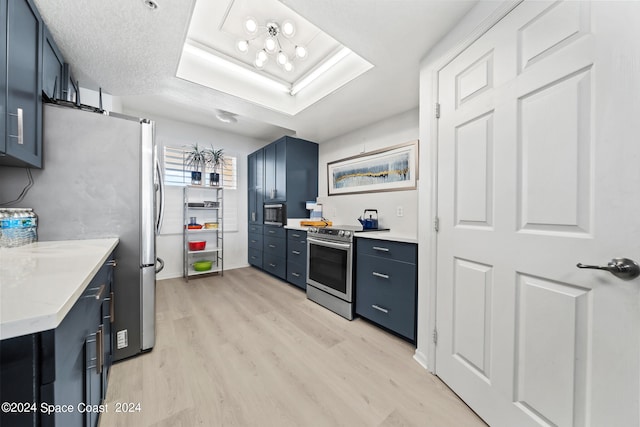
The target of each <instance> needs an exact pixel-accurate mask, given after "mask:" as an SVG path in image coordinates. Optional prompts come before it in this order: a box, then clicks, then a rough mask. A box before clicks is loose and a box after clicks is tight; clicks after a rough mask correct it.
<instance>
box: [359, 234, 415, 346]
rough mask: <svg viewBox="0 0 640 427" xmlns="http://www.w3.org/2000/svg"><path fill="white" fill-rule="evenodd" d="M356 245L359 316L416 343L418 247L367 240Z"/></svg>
mask: <svg viewBox="0 0 640 427" xmlns="http://www.w3.org/2000/svg"><path fill="white" fill-rule="evenodd" d="M356 246H357V249H356V313H357V314H358V315H360V316H362V317H364V318H366V319H368V320H371V321H373V322H375V323H377V324H379V325H380V326H383V327H384V328H386V329H388V330H390V331H393V332H394V333H396V334H398V335H401V336H403V337H404V338H406V339H408V340H409V341H412V342H415V340H416V301H417V289H418V267H417V264H416V263H415V260H416V259H417V246H416V245H415V244H413V243H401V242H386V241H380V240H373V239H365V238H359V239H357V245H356ZM374 247H375V248H386V249H389V251H384V250H382V251H380V250H377V249H372V248H374ZM372 251H375V252H372ZM379 252H381V253H382V254H383V256H373V255H370V254H371V253H376V254H377V253H379ZM390 253H391V254H390Z"/></svg>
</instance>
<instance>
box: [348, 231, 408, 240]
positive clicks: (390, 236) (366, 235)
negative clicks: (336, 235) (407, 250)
mask: <svg viewBox="0 0 640 427" xmlns="http://www.w3.org/2000/svg"><path fill="white" fill-rule="evenodd" d="M355 236H356V237H357V238H359V239H379V240H391V241H393V242H403V243H418V238H417V237H416V236H411V235H408V234H400V233H394V232H393V230H390V231H366V232H360V233H356V234H355Z"/></svg>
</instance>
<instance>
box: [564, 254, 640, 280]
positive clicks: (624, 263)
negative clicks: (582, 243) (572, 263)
mask: <svg viewBox="0 0 640 427" xmlns="http://www.w3.org/2000/svg"><path fill="white" fill-rule="evenodd" d="M576 267H578V268H587V269H592V270H605V271H608V272H609V273H611V274H613V275H614V276H616V277H617V278H619V279H622V280H631V279H635V278H636V277H638V276H640V266H638V263H637V262H635V261H634V260H632V259H629V258H614V259H612V260H611V261H609V263H608V264H607V265H606V266H598V265H585V264H583V263H581V262H579V263H577V264H576Z"/></svg>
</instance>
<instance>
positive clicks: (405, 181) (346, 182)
mask: <svg viewBox="0 0 640 427" xmlns="http://www.w3.org/2000/svg"><path fill="white" fill-rule="evenodd" d="M417 182H418V140H415V141H410V142H407V143H404V144H398V145H394V146H392V147H388V148H383V149H380V150H375V151H370V152H368V153H364V154H358V155H356V156H352V157H347V158H345V159H341V160H336V161H334V162H330V163H327V186H328V191H327V194H328V195H329V196H335V195H340V194H354V193H371V192H380V191H406V190H415V189H416V188H417Z"/></svg>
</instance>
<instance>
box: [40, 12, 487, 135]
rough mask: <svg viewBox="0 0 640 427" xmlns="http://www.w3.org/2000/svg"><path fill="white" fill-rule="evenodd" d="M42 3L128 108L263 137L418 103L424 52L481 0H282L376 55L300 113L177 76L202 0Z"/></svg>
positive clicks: (101, 82)
mask: <svg viewBox="0 0 640 427" xmlns="http://www.w3.org/2000/svg"><path fill="white" fill-rule="evenodd" d="M197 1H198V2H205V3H224V4H227V5H229V4H231V3H232V0H197ZM35 3H36V5H37V7H38V9H39V10H40V12H41V15H42V17H43V19H44V21H45V23H46V24H47V25H48V26H49V28H50V30H51V32H52V34H53V36H54V38H55V40H56V42H57V43H58V46H59V48H60V50H61V51H62V54H63V55H64V56H65V59H66V60H67V61H68V62H69V63H70V64H71V68H72V71H73V73H74V74H75V77H76V78H77V79H78V80H79V81H80V85H81V86H84V87H88V88H93V89H97V88H98V87H102V89H103V90H104V91H105V92H107V93H111V94H113V95H114V96H118V97H121V101H122V103H123V106H124V107H125V110H128V111H136V112H139V113H148V114H150V115H161V116H167V117H170V118H173V119H175V120H183V121H188V122H194V123H198V124H204V125H207V126H211V127H216V128H221V129H224V130H227V131H229V132H234V133H238V134H242V135H247V136H251V137H255V138H260V139H264V140H271V139H275V137H277V136H280V135H282V134H283V133H295V134H297V135H298V136H300V137H302V138H307V139H311V140H315V141H318V142H322V141H326V140H328V139H330V138H333V137H335V136H338V135H341V134H344V133H347V132H349V131H352V130H355V129H358V128H361V127H363V126H367V125H369V124H372V123H375V122H377V121H379V120H381V119H384V118H387V117H390V116H393V115H395V114H399V113H402V112H405V111H408V110H410V109H413V108H416V107H417V106H418V89H419V87H418V83H419V81H418V79H419V68H418V67H419V61H420V59H421V58H422V57H423V56H424V55H425V54H426V53H427V52H428V51H429V49H430V48H431V47H432V46H433V45H434V44H435V43H436V42H437V41H438V40H439V39H440V38H442V37H443V36H444V35H445V34H446V33H447V31H449V30H450V29H451V28H452V27H453V26H454V25H455V24H456V22H457V21H458V20H459V19H460V18H461V17H462V16H464V14H465V13H466V12H467V11H468V10H469V9H470V8H471V7H473V5H474V4H475V3H476V0H454V1H452V0H323V1H317V0H282V1H281V3H282V4H284V5H286V6H288V7H289V8H291V9H292V10H294V11H295V12H296V13H298V14H299V15H301V16H303V17H304V18H305V19H306V20H308V21H309V22H311V23H313V24H314V25H315V26H317V27H318V28H319V29H321V30H322V31H324V32H326V33H327V34H329V35H330V36H331V37H332V38H334V39H335V40H337V41H338V42H340V43H342V44H344V45H345V46H347V47H349V48H350V49H351V50H353V51H354V52H356V53H357V54H358V55H360V56H362V57H363V58H365V59H366V60H367V61H369V62H371V63H372V64H373V65H374V68H373V69H372V70H370V71H368V72H367V73H365V74H364V75H362V76H361V77H359V78H357V79H356V80H354V81H352V82H350V83H349V84H347V85H345V86H343V87H342V88H340V89H338V90H336V91H335V92H333V93H332V94H331V95H329V96H327V97H325V98H323V99H322V100H321V101H319V102H317V103H316V104H314V105H312V106H311V107H309V108H307V109H305V110H304V111H302V112H301V113H299V114H297V115H295V116H290V115H286V114H282V113H278V112H276V111H273V110H270V109H268V108H265V107H261V106H258V105H256V104H253V103H250V102H247V101H244V100H242V99H240V98H238V97H235V96H233V95H230V94H225V93H222V92H218V91H215V90H211V89H206V88H204V87H202V86H199V85H196V84H193V83H190V82H187V81H184V80H181V79H178V78H176V77H175V74H176V69H177V65H178V62H179V59H180V55H181V51H182V46H183V43H184V41H185V39H186V36H187V31H188V28H189V23H190V20H191V14H192V11H193V10H194V9H195V4H196V0H157V3H158V4H159V8H158V9H157V10H154V11H152V10H149V9H148V8H147V7H146V6H145V5H144V3H143V1H142V0H109V1H78V0H56V1H50V0H35ZM194 19H197V18H194ZM219 24H220V23H219V22H218V23H213V22H212V24H211V25H219ZM219 109H221V110H226V111H230V112H232V113H235V114H238V123H236V124H232V125H231V124H223V123H220V122H218V121H217V120H216V119H215V112H216V111H217V110H219Z"/></svg>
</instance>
